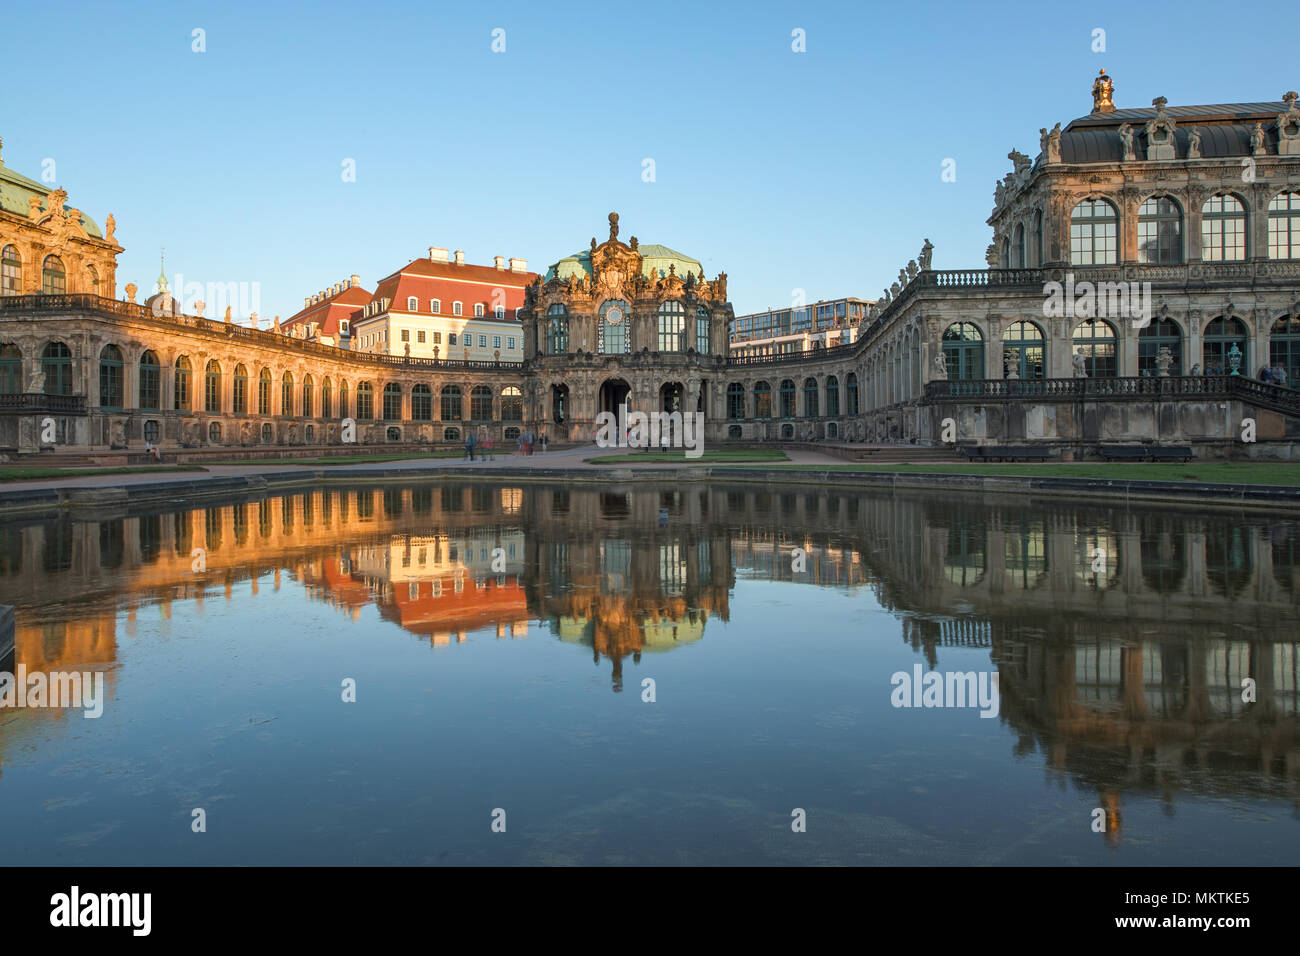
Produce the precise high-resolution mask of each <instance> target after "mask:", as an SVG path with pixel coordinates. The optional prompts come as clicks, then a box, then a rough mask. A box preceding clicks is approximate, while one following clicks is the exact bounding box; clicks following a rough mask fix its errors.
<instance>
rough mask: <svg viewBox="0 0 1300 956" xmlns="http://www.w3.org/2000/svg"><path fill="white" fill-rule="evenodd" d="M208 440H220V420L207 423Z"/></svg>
mask: <svg viewBox="0 0 1300 956" xmlns="http://www.w3.org/2000/svg"><path fill="white" fill-rule="evenodd" d="M208 441H210V442H219V441H221V422H209V423H208Z"/></svg>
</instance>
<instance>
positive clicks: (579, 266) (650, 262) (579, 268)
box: [542, 243, 704, 282]
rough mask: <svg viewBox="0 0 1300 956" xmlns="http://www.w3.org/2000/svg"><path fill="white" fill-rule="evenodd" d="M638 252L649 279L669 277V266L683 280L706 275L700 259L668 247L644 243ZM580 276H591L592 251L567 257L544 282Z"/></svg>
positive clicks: (553, 269)
mask: <svg viewBox="0 0 1300 956" xmlns="http://www.w3.org/2000/svg"><path fill="white" fill-rule="evenodd" d="M636 251H637V252H639V253H640V254H641V272H642V274H643V275H645V276H646V277H647V278H657V279H662V278H663V277H664V276H666V275H668V267H669V266H676V272H677V275H679V276H681V277H682V278H683V279H684V278H686V273H688V272H693V273H695V275H696V276H697V277H698V276H703V275H704V266H702V265H700V262H699V260H698V259H692V258H691V257H690V256H687V255H683V254H682V253H680V252H678V251H676V250H675V249H669V248H668V247H667V246H659V245H654V244H646V243H642V244H641V245H639V246H637V250H636ZM579 274H586V275H591V251H590V250H589V249H584V250H583V251H582V252H575V253H574V254H573V255H571V256H565V257H564V258H563V259H561V260H560V261H559V262H557V263H555V264H554V265H552V266H551V267H550V268H549V269H547V270H546V275H545V277H544V278H543V279H542V281H543V282H550V281H551V280H552V279H554V278H557V277H558V278H560V279H568V278H570V277H571V276H575V275H579Z"/></svg>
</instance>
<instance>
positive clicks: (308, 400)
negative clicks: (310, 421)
mask: <svg viewBox="0 0 1300 956" xmlns="http://www.w3.org/2000/svg"><path fill="white" fill-rule="evenodd" d="M315 385H316V383H315V382H313V381H312V378H311V376H310V375H304V376H303V377H302V417H303V418H311V417H312V413H311V406H312V398H313V397H314V396H313V395H312V393H313V392H314V391H315Z"/></svg>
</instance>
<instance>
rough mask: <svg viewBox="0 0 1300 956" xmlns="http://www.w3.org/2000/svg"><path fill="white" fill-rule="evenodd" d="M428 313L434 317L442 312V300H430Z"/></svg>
mask: <svg viewBox="0 0 1300 956" xmlns="http://www.w3.org/2000/svg"><path fill="white" fill-rule="evenodd" d="M429 311H430V312H432V313H433V314H434V315H437V314H438V313H439V312H441V311H442V300H441V299H430V300H429Z"/></svg>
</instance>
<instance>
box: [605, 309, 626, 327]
mask: <svg viewBox="0 0 1300 956" xmlns="http://www.w3.org/2000/svg"><path fill="white" fill-rule="evenodd" d="M605 321H606V322H608V323H609V324H610V325H619V324H620V323H621V322H622V321H623V310H622V309H620V308H619V307H618V306H616V305H612V306H610V307H609V310H608V311H606V313H605Z"/></svg>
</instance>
